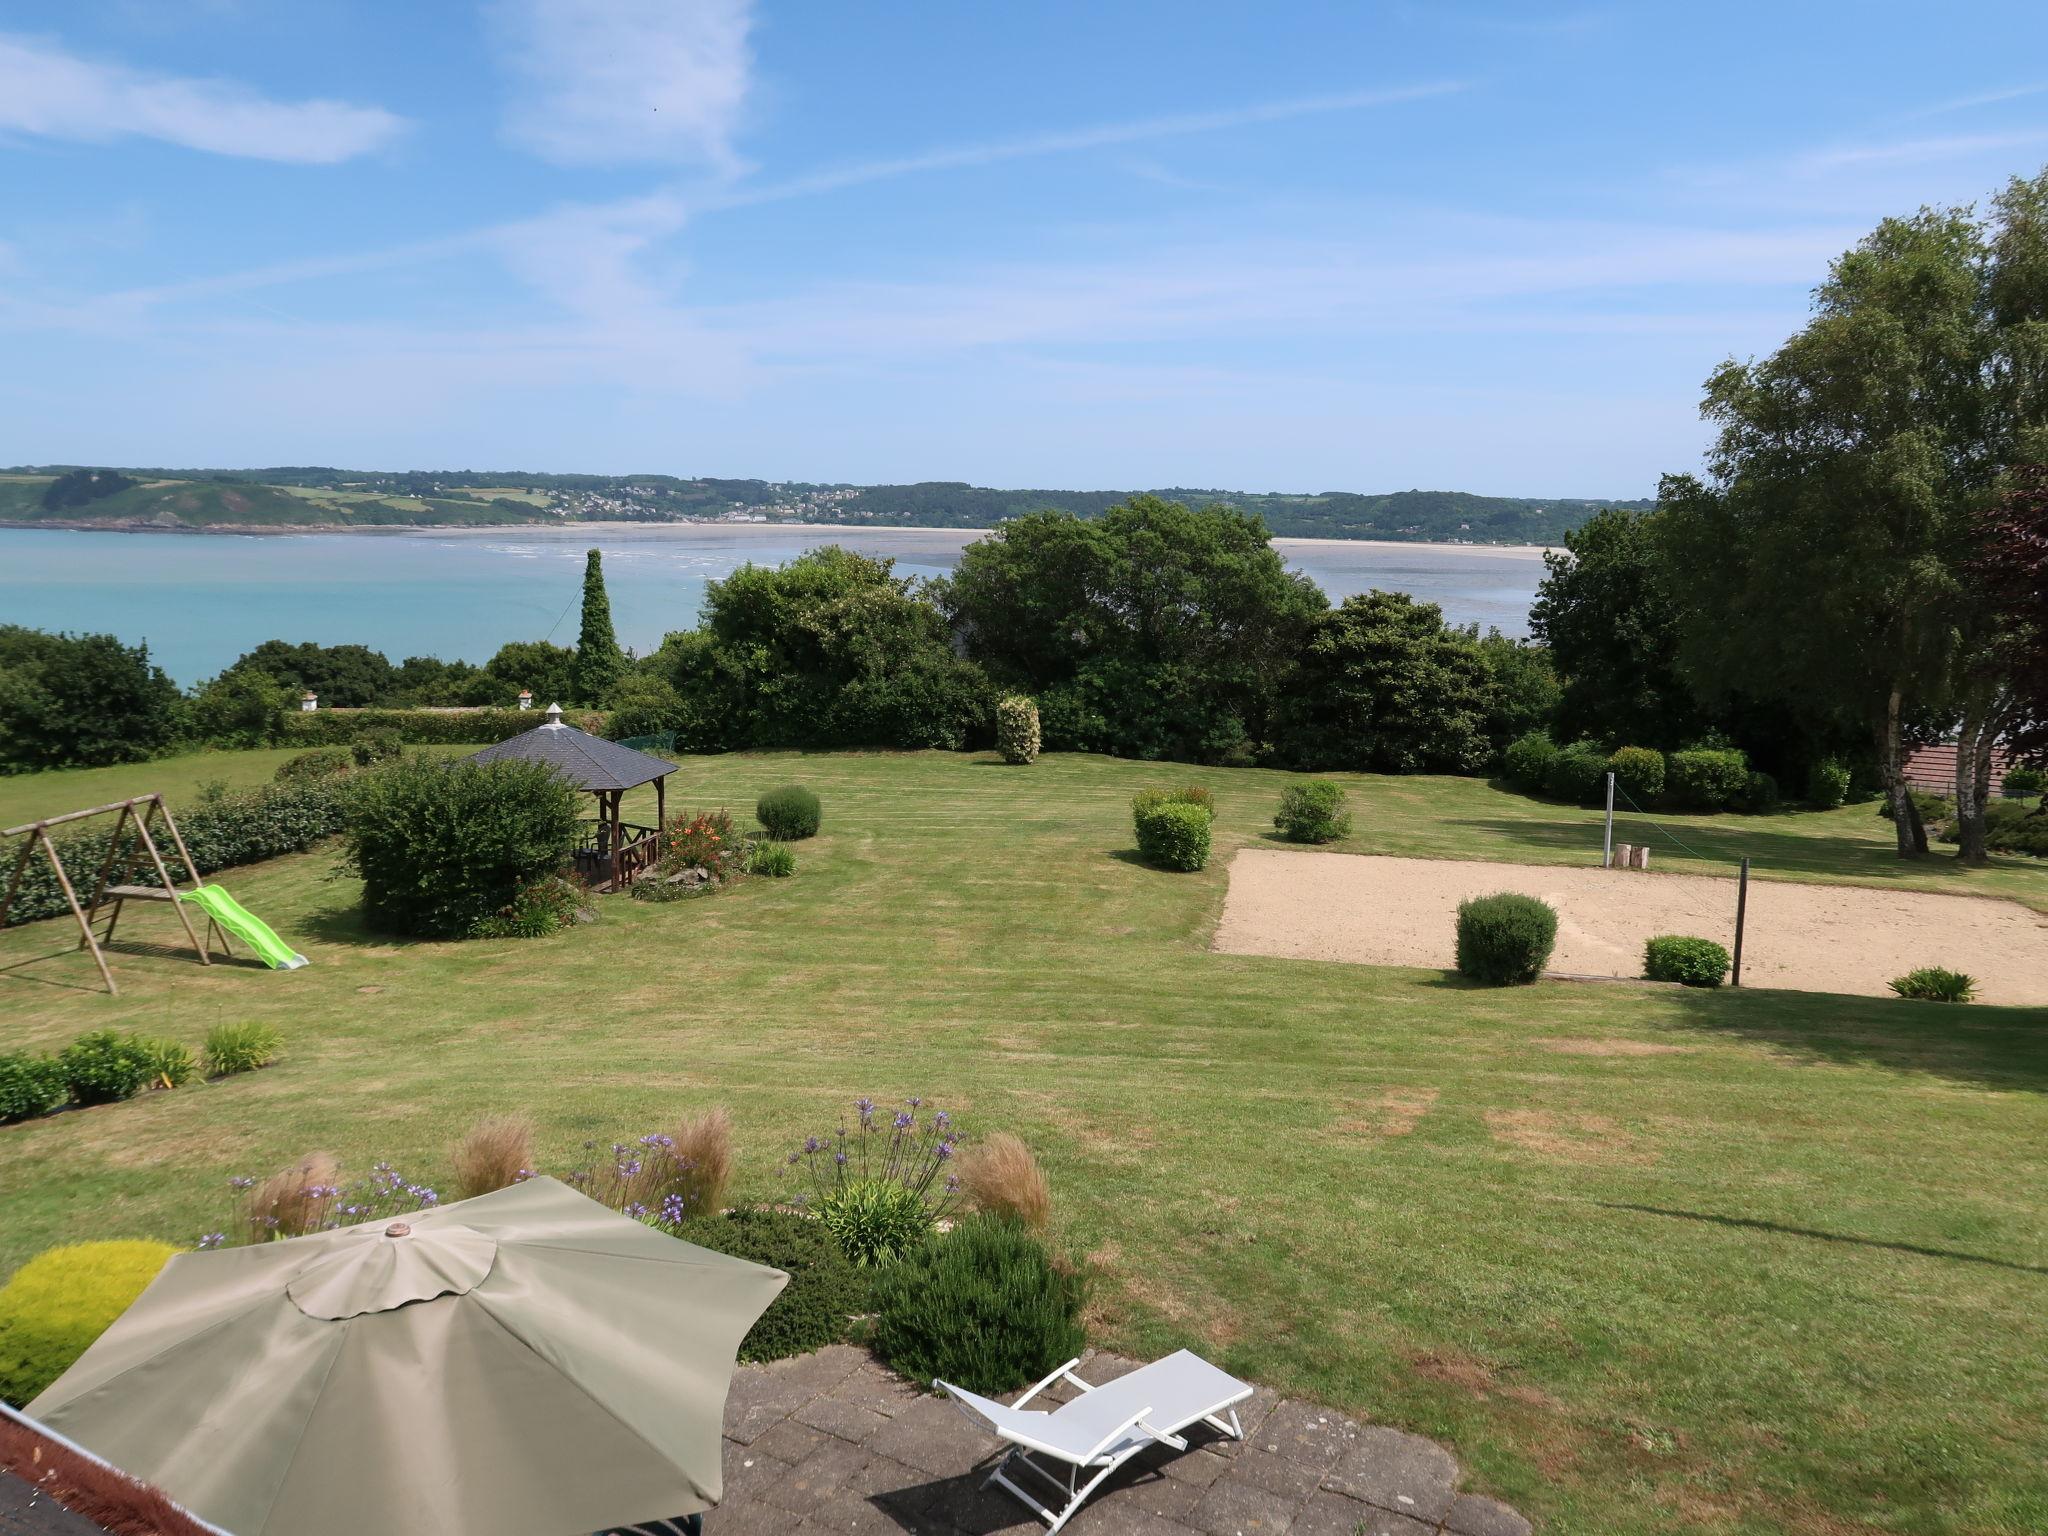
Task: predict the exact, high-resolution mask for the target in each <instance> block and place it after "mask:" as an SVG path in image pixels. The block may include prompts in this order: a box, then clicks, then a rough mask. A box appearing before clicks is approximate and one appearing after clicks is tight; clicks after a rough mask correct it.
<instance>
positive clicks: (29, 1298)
mask: <svg viewBox="0 0 2048 1536" xmlns="http://www.w3.org/2000/svg"><path fill="white" fill-rule="evenodd" d="M177 1251H178V1250H177V1249H175V1248H173V1247H172V1246H171V1245H170V1244H168V1243H150V1242H109V1243H73V1244H70V1245H69V1246H67V1247H63V1248H51V1249H49V1250H47V1251H46V1252H43V1253H39V1254H37V1255H36V1256H35V1257H34V1258H32V1259H30V1260H29V1261H28V1262H27V1263H26V1264H24V1265H22V1266H21V1268H20V1269H18V1270H16V1271H15V1272H14V1277H13V1278H12V1279H11V1280H9V1281H8V1282H7V1284H6V1285H5V1286H0V1398H4V1399H6V1400H7V1401H8V1402H10V1403H13V1404H15V1405H16V1406H17V1407H18V1406H20V1405H22V1404H24V1403H26V1402H28V1401H29V1399H30V1398H32V1397H34V1396H35V1395H36V1394H37V1393H39V1392H41V1391H42V1390H43V1388H45V1387H47V1386H48V1385H49V1384H50V1383H51V1382H53V1381H55V1380H56V1379H57V1378H58V1377H59V1376H62V1375H63V1374H64V1373H65V1371H67V1370H69V1369H70V1368H71V1362H72V1361H74V1360H76V1359H77V1358H78V1357H79V1356H80V1355H82V1354H84V1353H85V1351H86V1349H87V1347H88V1346H89V1345H90V1344H91V1343H92V1341H93V1340H94V1339H97V1338H98V1337H99V1336H100V1335H101V1334H103V1333H105V1332H106V1331H107V1328H108V1326H109V1325H110V1324H112V1322H113V1321H114V1319H115V1318H117V1317H119V1316H120V1315H121V1314H122V1313H123V1312H125V1311H127V1310H128V1308H129V1306H130V1305H131V1304H132V1303H133V1302H134V1300H135V1298H136V1297H138V1296H140V1295H141V1294H142V1292H143V1289H144V1288H145V1287H146V1286H147V1285H148V1284H149V1282H150V1281H152V1280H154V1279H155V1278H156V1276H157V1271H158V1270H160V1269H162V1268H163V1267H164V1265H165V1264H166V1263H168V1262H169V1261H170V1258H171V1256H172V1255H173V1254H175V1253H176V1252H177Z"/></svg>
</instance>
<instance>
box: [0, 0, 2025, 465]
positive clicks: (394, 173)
mask: <svg viewBox="0 0 2048 1536" xmlns="http://www.w3.org/2000/svg"><path fill="white" fill-rule="evenodd" d="M1965 21H1967V24H1964V23H1965ZM2044 163H2048V9H2044V8H2043V7H2041V6H2040V5H2039V4H2038V0H2035V3H2029V4H2003V3H1995V0H1980V3H1977V4H1973V5H1972V6H1970V7H1968V8H1967V9H1958V10H1957V11H1955V12H1952V13H1941V12H1936V11H1930V10H1929V9H1928V8H1927V7H1926V6H1924V5H1923V4H1895V3H1883V0H1826V3H1824V0H1804V3H1799V4H1785V3H1783V0H1779V3H1776V4H1750V3H1727V0H1723V3H1717V4H1715V5H1712V6H1677V5H1664V4H1649V3H1643V4H1636V5H1612V6H1601V5H1590V6H1586V7H1575V6H1572V5H1569V4H1565V5H1555V6H1549V5H1506V4H1491V5H1489V4H1467V3H1458V0H1429V3H1424V0H1412V3H1379V4H1365V3H1352V4H1332V5H1319V4H1310V3H1293V4H1287V5H1280V6H1263V7H1253V6H1246V5H1241V4H1229V5H1204V4H1193V3H1189V0H1176V3H1172V4H1139V3H1121V4H1120V3H1110V0H1096V3H1092V4H1071V5H1069V4H1055V3H1033V4H1029V5H1011V6H982V5H962V4H959V3H958V0H947V3H935V4H909V3H903V4H887V3H885V4H879V5H873V6H848V5H844V4H837V3H823V0H819V3H807V4H792V3H787V0H752V3H750V0H488V3H484V4H480V5H473V4H469V3H466V0H435V3H433V4H414V5H405V4H399V3H396V0H385V3H356V4H347V3H334V0H293V3H292V4H289V5H280V4H275V3H270V0H52V3H36V0H10V3H9V4H7V5H5V6H4V7H0V358H4V360H5V365H4V366H0V463H20V462H37V463H43V462H86V463H121V464H143V465H178V466H188V465H215V466H229V465H231V466H243V465H265V464H337V465H348V466H354V467H374V468H408V467H416V468H439V467H455V468H461V467H476V468H499V467H503V468H514V467H517V468H528V469H545V470H589V471H608V472H621V473H626V472H633V471H661V472H667V473H675V474H714V475H735V476H761V477H764V478H771V479H797V480H850V481H863V482H865V481H882V480H914V479H965V480H972V481H976V482H979V483H983V484H993V485H1028V486H1061V487H1132V486H1148V485H1168V484H1178V485H1192V486H1222V487H1231V488H1241V489H1252V490H1263V489H1273V490H1322V489H1352V490H1368V491H1370V490H1390V489H1401V488H1406V487H1410V486H1423V487H1431V488H1456V489H1467V490H1477V491H1485V492H1493V493H1500V494H1528V495H1611V496H1624V495H1647V494H1649V493H1650V492H1651V490H1652V489H1653V487H1654V484H1655V479H1656V476H1657V474H1658V473H1659V472H1660V471H1663V470H1670V469H1685V468H1691V467H1693V466H1694V465H1695V464H1696V463H1697V460H1698V455H1699V451H1700V448H1701V445H1702V443H1703V441H1704V431H1703V428H1702V426H1701V424H1700V422H1699V420H1698V414H1697V404H1698V398H1699V386H1700V383H1701V381H1702V380H1703V379H1704V378H1705V376H1706V374H1707V373H1708V371H1709V370H1710V369H1711V368H1712V367H1713V365H1714V364H1715V363H1716V362H1718V361H1719V360H1720V359H1722V358H1724V357H1726V356H1729V355H1731V354H1734V355H1749V354H1752V353H1755V352H1759V351H1763V350H1767V349H1768V348H1769V347H1770V346H1772V345H1773V344H1774V343H1775V342H1776V341H1777V340H1778V339H1779V338H1780V337H1782V336H1783V335H1784V334H1785V333H1786V332H1788V331H1789V330H1791V329H1793V328H1794V327H1796V326H1797V325H1798V324H1799V323H1800V321H1801V318H1802V317H1803V315H1804V314H1805V312H1806V308H1807V303H1808V293H1809V291H1810V289H1811V288H1812V286H1813V284H1814V283H1815V282H1816V281H1817V280H1818V279H1819V278H1820V277H1821V276H1822V274H1823V273H1824V271H1825V268H1826V263H1827V261H1828V260H1829V258H1830V257H1831V256H1832V255H1834V254H1835V253H1837V252H1838V251H1839V250H1841V249H1842V248H1843V247H1844V246H1845V245H1847V244H1848V243H1850V242H1851V241H1853V240H1854V239H1855V238H1856V237H1857V235H1858V234H1860V233H1861V232H1862V231H1863V230H1865V229H1867V228H1868V227H1869V226H1870V225H1871V224H1872V223H1873V222H1874V221H1875V220H1876V219H1878V218H1880V217H1882V216H1883V215H1885V214H1887V213H1893V212H1904V211H1910V210H1911V209H1913V208H1914V207H1917V206H1918V205H1920V204H1922V203H1924V202H1934V201H1972V200H1981V199H1982V198H1983V197H1984V196H1985V195H1987V194H1988V193H1989V192H1991V191H1993V190H1995V188H1996V187H1997V186H1998V185H1999V184H2000V183H2001V182H2002V181H2003V180H2004V179H2005V178H2006V177H2008V176H2010V175H2012V174H2016V173H2027V174H2030V173H2032V172H2033V171H2035V170H2037V169H2039V168H2040V167H2041V166H2042V165H2043V164H2044Z"/></svg>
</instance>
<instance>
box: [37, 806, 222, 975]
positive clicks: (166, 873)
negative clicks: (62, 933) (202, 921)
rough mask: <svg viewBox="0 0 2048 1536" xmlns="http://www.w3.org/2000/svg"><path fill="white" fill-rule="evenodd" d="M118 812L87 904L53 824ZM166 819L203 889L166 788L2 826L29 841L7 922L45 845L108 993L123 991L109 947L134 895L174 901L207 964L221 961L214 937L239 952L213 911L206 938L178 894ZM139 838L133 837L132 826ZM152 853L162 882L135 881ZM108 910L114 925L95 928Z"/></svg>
mask: <svg viewBox="0 0 2048 1536" xmlns="http://www.w3.org/2000/svg"><path fill="white" fill-rule="evenodd" d="M110 813H118V815H117V816H116V818H115V821H114V830H113V833H112V834H111V835H110V836H109V837H108V838H107V851H106V853H105V854H104V855H102V856H101V858H100V867H99V872H98V873H97V874H96V875H95V876H94V877H93V884H92V897H91V899H90V900H88V901H86V902H84V903H82V904H81V903H80V901H79V899H78V890H77V888H76V887H75V886H73V885H72V883H71V876H70V874H69V872H67V871H66V870H65V868H64V860H63V858H62V857H61V856H60V855H59V854H58V852H57V844H56V842H55V840H54V839H52V838H51V836H50V828H52V827H61V826H64V825H66V824H68V823H70V822H74V821H84V820H86V819H87V818H88V817H92V816H105V815H108V814H110ZM159 817H161V818H162V824H161V827H160V829H159V830H160V831H162V832H165V833H168V834H169V836H170V840H171V846H172V848H173V849H175V850H176V852H177V856H178V860H179V862H180V863H182V864H183V865H184V866H185V877H186V878H187V879H189V880H190V881H191V882H192V889H193V890H195V891H196V890H198V889H199V885H200V881H199V870H198V867H197V866H196V865H194V864H193V862H192V854H191V850H189V849H188V848H186V846H185V839H184V837H183V836H181V835H180V834H179V832H178V824H177V822H175V821H173V820H172V819H171V808H170V807H169V806H168V805H166V804H165V803H164V797H163V796H162V795H160V794H148V795H137V796H136V797H135V798H134V799H132V800H114V801H110V802H109V803H108V804H106V805H96V806H94V807H93V808H92V809H91V810H89V811H70V812H67V813H66V814H65V815H62V816H49V817H45V818H44V819H43V820H41V821H29V822H24V823H22V825H20V826H18V827H9V828H7V829H6V830H5V831H4V832H0V837H19V838H22V839H24V841H23V842H22V845H21V853H20V855H19V857H17V858H16V859H15V861H14V874H13V876H12V877H11V878H10V879H9V880H8V882H7V895H6V897H5V898H4V899H0V928H5V927H6V926H7V914H8V911H9V909H10V908H12V907H13V905H14V898H15V896H16V895H17V894H18V893H19V892H20V890H21V879H22V876H23V875H24V874H26V873H27V871H28V866H29V861H30V860H31V859H33V858H34V857H35V855H36V851H37V850H38V849H40V850H41V851H42V853H43V856H44V857H45V858H47V859H48V860H49V861H50V871H51V873H52V874H54V875H56V877H57V885H58V888H59V889H60V890H62V891H63V892H64V900H65V903H66V904H67V905H68V906H69V907H70V908H71V915H72V916H73V917H74V918H76V919H77V920H78V948H80V949H89V950H91V951H92V958H93V963H94V964H95V965H97V966H98V967H99V968H100V979H101V980H102V981H104V982H105V983H106V984H107V992H108V993H109V995H112V996H119V995H120V991H121V989H120V987H119V986H118V985H116V984H115V981H114V973H113V972H112V971H111V970H109V969H108V968H107V956H106V947H107V946H108V945H109V944H111V943H112V942H113V938H114V929H115V927H116V926H117V925H118V924H119V923H120V921H121V909H122V908H123V907H124V906H125V905H126V904H127V903H129V902H131V901H167V902H169V903H170V904H171V910H173V911H174V912H176V913H177V914H178V921H179V922H180V923H182V924H183V925H184V927H185V937H186V938H187V939H189V940H191V941H192V949H193V952H194V953H195V954H197V955H198V956H199V963H200V964H201V965H211V964H213V955H212V949H213V941H214V939H215V938H218V939H219V940H220V948H221V954H222V956H223V957H224V958H231V957H232V956H233V955H234V949H233V948H232V947H231V946H230V945H229V943H228V936H227V934H226V933H225V932H223V931H222V929H221V927H220V925H219V924H218V923H216V922H215V921H214V920H213V919H212V918H211V917H209V918H207V920H206V938H205V939H204V940H201V938H200V937H199V930H198V929H197V928H195V927H193V926H192V916H191V914H190V913H189V912H187V911H186V910H185V903H184V902H182V901H180V900H179V899H178V886H177V882H176V881H175V880H173V879H172V878H171V871H170V867H169V866H168V865H166V864H165V863H164V856H163V852H162V850H161V849H159V848H158V847H157V841H156V839H155V838H154V837H152V836H151V835H150V827H151V825H152V824H154V823H156V821H157V819H158V818H159ZM131 829H132V831H133V836H132V837H130V836H129V834H130V831H131ZM124 843H126V845H127V847H126V858H125V859H124V860H122V861H121V862H120V863H119V866H118V867H119V869H120V874H119V875H118V876H117V875H116V874H115V873H114V871H115V869H116V867H117V866H116V858H117V855H120V854H121V853H122V851H123V844H124ZM145 856H147V858H148V860H149V863H150V865H151V866H152V867H153V868H154V869H155V870H156V877H157V879H158V880H159V881H160V882H162V883H161V884H159V885H137V884H135V883H134V881H135V877H136V875H137V874H138V873H139V872H140V870H141V867H142V861H143V858H144V857H145ZM102 909H105V910H106V913H107V918H106V929H105V931H104V932H100V931H98V930H97V929H96V928H95V926H94V925H95V924H96V923H97V922H98V921H99V918H100V912H101V910H102Z"/></svg>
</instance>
